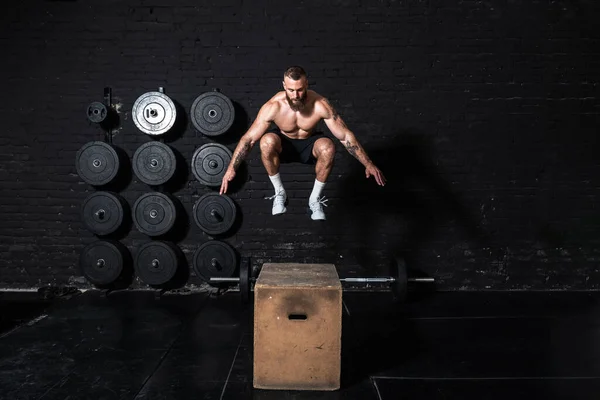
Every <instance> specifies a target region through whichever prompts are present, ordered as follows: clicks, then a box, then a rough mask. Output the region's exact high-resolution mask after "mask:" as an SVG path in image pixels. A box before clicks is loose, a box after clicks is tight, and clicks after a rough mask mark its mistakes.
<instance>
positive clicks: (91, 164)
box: [75, 141, 119, 186]
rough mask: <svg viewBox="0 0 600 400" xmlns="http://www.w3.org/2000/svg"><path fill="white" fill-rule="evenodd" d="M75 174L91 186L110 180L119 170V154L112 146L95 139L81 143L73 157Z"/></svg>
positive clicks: (100, 184)
mask: <svg viewBox="0 0 600 400" xmlns="http://www.w3.org/2000/svg"><path fill="white" fill-rule="evenodd" d="M75 159H76V164H75V167H76V168H77V174H78V175H79V176H80V177H81V179H83V180H84V181H85V182H87V183H89V184H90V185H93V186H102V185H106V184H107V183H109V182H111V181H112V180H113V179H114V178H115V177H116V176H117V172H118V170H119V156H118V155H117V152H116V151H115V149H114V148H112V146H110V145H109V144H107V143H104V142H100V141H96V142H89V143H86V144H85V145H83V146H82V147H81V148H80V149H79V151H77V156H76V157H75Z"/></svg>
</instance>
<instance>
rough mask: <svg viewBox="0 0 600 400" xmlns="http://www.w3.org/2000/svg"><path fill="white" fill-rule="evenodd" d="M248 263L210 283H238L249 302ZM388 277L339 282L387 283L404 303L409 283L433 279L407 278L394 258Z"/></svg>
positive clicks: (401, 262)
mask: <svg viewBox="0 0 600 400" xmlns="http://www.w3.org/2000/svg"><path fill="white" fill-rule="evenodd" d="M250 273H251V271H250V262H249V260H248V259H247V258H244V259H242V262H241V263H240V276H239V277H211V278H210V282H211V283H238V284H239V287H240V294H241V297H242V302H243V303H248V302H249V301H250V292H251V282H256V279H257V278H255V277H252V276H251V275H250ZM390 273H391V274H390V275H391V276H381V277H358V278H340V281H341V282H347V283H389V284H390V287H391V289H392V293H393V294H394V297H395V299H396V300H398V301H401V302H402V301H404V300H405V298H406V293H407V290H408V288H407V285H408V282H411V283H434V282H435V278H429V277H424V278H408V276H407V271H406V262H405V261H404V259H403V258H401V257H396V258H394V259H393V260H392V261H391V263H390Z"/></svg>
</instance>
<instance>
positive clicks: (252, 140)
mask: <svg viewBox="0 0 600 400" xmlns="http://www.w3.org/2000/svg"><path fill="white" fill-rule="evenodd" d="M277 111H278V103H276V102H271V101H269V102H267V103H265V104H264V105H263V106H262V107H261V108H260V110H259V112H258V115H257V116H256V119H255V120H254V123H253V124H252V126H251V127H250V129H248V132H246V133H245V134H244V135H243V136H242V137H241V138H240V142H239V143H238V145H237V146H236V148H235V150H234V152H233V156H232V157H231V162H230V163H229V166H228V167H227V171H226V172H225V175H224V176H223V182H222V184H221V194H223V193H225V192H226V191H227V186H228V183H229V181H231V180H232V179H233V178H234V177H235V171H236V170H237V169H238V167H239V166H240V164H241V163H242V161H244V159H245V158H246V157H247V156H248V153H250V150H252V148H253V147H254V145H255V144H256V142H258V141H259V140H260V138H261V137H262V136H263V135H264V134H265V133H266V132H267V129H269V126H270V125H271V122H273V120H274V119H275V115H276V114H277Z"/></svg>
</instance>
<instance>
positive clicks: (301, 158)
mask: <svg viewBox="0 0 600 400" xmlns="http://www.w3.org/2000/svg"><path fill="white" fill-rule="evenodd" d="M269 132H271V133H274V134H276V135H277V136H279V137H280V138H281V154H280V155H279V160H280V161H281V162H282V163H289V162H300V163H303V164H315V163H316V161H317V160H316V158H314V157H313V155H312V150H313V146H314V144H315V142H316V141H317V140H318V139H320V138H323V137H327V136H325V135H324V134H323V132H315V133H313V134H312V135H311V136H310V137H309V138H307V139H290V138H289V137H287V136H285V135H284V134H283V133H281V130H279V129H273V130H270V131H269Z"/></svg>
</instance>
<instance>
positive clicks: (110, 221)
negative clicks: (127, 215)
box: [81, 192, 125, 235]
mask: <svg viewBox="0 0 600 400" xmlns="http://www.w3.org/2000/svg"><path fill="white" fill-rule="evenodd" d="M123 204H125V202H124V201H123V200H122V199H121V198H120V197H119V196H118V195H116V194H114V193H111V192H95V193H92V194H91V195H89V196H88V197H87V198H86V199H85V200H84V201H83V206H82V210H81V212H82V219H83V223H84V225H85V227H86V228H87V229H88V230H89V231H90V232H92V233H95V234H96V235H109V234H111V233H113V232H115V231H116V230H117V229H119V227H120V226H121V224H122V223H123Z"/></svg>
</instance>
